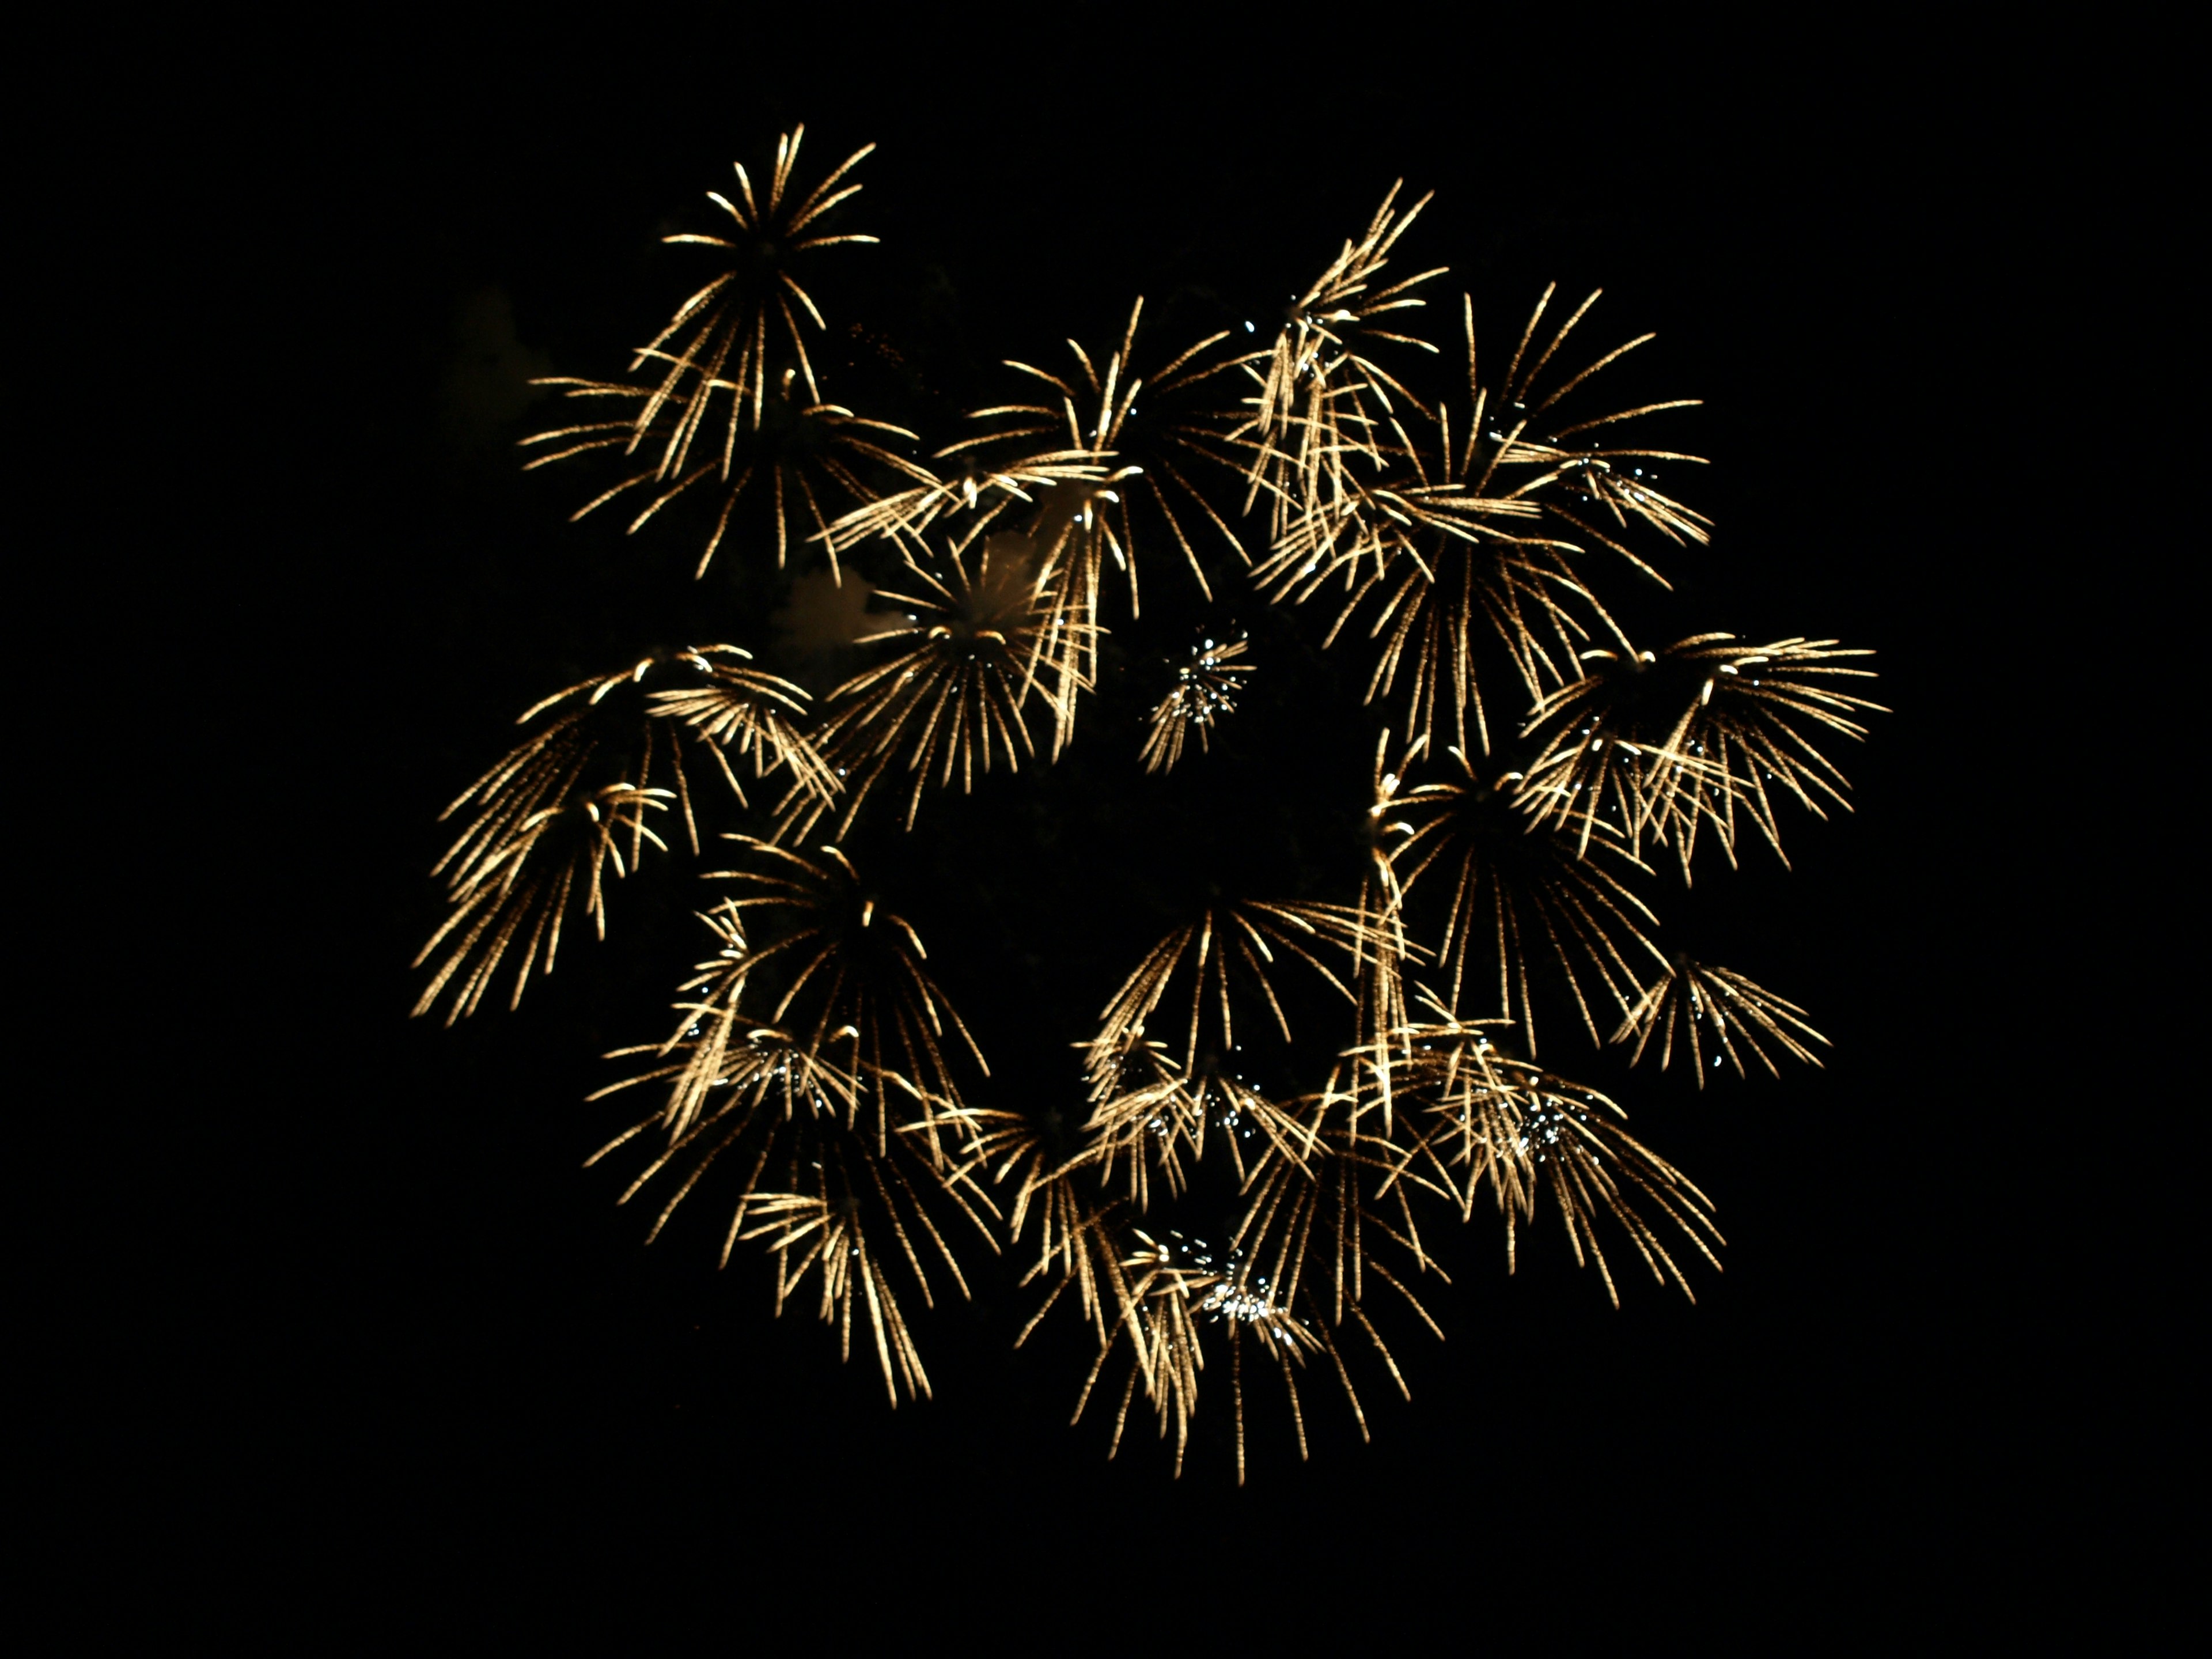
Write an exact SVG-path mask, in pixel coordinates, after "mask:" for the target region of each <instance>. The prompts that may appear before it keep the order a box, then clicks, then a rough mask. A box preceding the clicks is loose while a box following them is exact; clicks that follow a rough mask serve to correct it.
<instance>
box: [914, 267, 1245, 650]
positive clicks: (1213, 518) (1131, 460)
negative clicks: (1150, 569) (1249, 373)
mask: <svg viewBox="0 0 2212 1659" xmlns="http://www.w3.org/2000/svg"><path fill="white" fill-rule="evenodd" d="M1144 309H1145V302H1144V301H1143V300H1142V299H1141V298H1139V300H1138V301H1137V302H1136V303H1135V304H1134V305H1133V306H1132V307H1130V310H1129V323H1128V326H1127V328H1126V329H1125V330H1124V331H1123V332H1122V336H1121V346H1120V348H1119V349H1116V350H1115V352H1113V353H1112V355H1110V356H1108V357H1107V358H1106V359H1105V364H1106V366H1105V368H1104V370H1103V373H1102V372H1101V371H1100V369H1099V368H1097V364H1096V363H1095V362H1094V361H1093V359H1092V356H1091V353H1089V352H1087V351H1085V349H1083V347H1082V345H1081V344H1080V343H1078V342H1076V341H1074V340H1070V341H1069V342H1068V343H1067V344H1068V349H1070V350H1071V351H1073V353H1074V354H1075V361H1076V363H1077V365H1078V367H1079V369H1080V371H1081V372H1080V376H1079V377H1074V376H1071V377H1068V378H1066V379H1063V378H1062V377H1061V376H1060V375H1057V374H1052V373H1051V372H1050V371H1048V370H1046V369H1042V368H1035V367H1033V366H1031V365H1030V364H1028V363H1023V362H1014V361H1012V359H1009V360H1008V361H1007V364H1006V366H1007V367H1008V368H1012V369H1015V370H1017V371H1018V372H1019V373H1021V374H1026V375H1029V376H1031V377H1032V378H1034V379H1036V380H1040V381H1042V382H1043V383H1044V384H1045V385H1046V386H1049V387H1051V388H1052V390H1053V392H1056V393H1057V394H1058V401H1057V402H1056V403H1036V404H1025V403H1012V404H996V405H994V406H992V407H990V408H986V409H979V410H975V411H974V412H973V413H972V414H970V416H969V419H970V420H977V421H990V422H994V427H993V429H992V430H990V431H988V432H985V433H982V434H981V435H977V436H975V437H972V438H963V439H962V440H961V441H959V442H957V443H955V444H951V445H949V446H948V447H945V448H944V449H942V450H939V452H938V453H939V456H940V457H950V456H954V455H976V456H981V455H991V456H995V457H999V458H1000V459H998V460H997V461H996V462H995V463H994V471H1009V472H1013V473H1017V474H1018V472H1019V471H1020V470H1021V469H1022V468H1024V467H1026V466H1030V465H1036V464H1039V463H1042V462H1045V461H1049V460H1054V459H1065V458H1067V457H1071V456H1080V457H1083V458H1085V459H1088V460H1091V461H1093V462H1095V463H1097V465H1101V466H1104V467H1110V468H1113V469H1114V470H1115V474H1116V477H1117V481H1118V480H1120V479H1126V480H1127V482H1126V483H1121V487H1120V488H1119V489H1117V490H1116V491H1115V493H1114V494H1113V495H1108V496H1104V497H1103V502H1104V504H1105V505H1106V506H1107V507H1109V509H1110V510H1109V511H1108V512H1106V513H1103V514H1100V515H1098V516H1099V517H1100V518H1102V519H1103V520H1104V523H1103V525H1100V526H1096V527H1091V526H1086V530H1087V531H1088V532H1089V533H1090V534H1091V538H1092V544H1091V545H1089V546H1086V547H1081V548H1079V549H1077V550H1075V552H1074V556H1073V562H1074V563H1077V564H1080V563H1085V562H1088V563H1091V564H1093V565H1097V564H1098V563H1100V562H1101V561H1100V559H1099V557H1098V551H1099V550H1098V547H1097V542H1099V541H1100V540H1103V542H1104V543H1105V545H1106V547H1107V549H1108V550H1109V551H1110V553H1111V554H1112V556H1113V558H1114V561H1115V564H1116V566H1117V568H1121V569H1122V570H1124V572H1125V573H1126V574H1127V578H1128V580H1129V583H1130V589H1129V592H1130V603H1131V605H1132V607H1134V606H1135V605H1136V602H1137V588H1136V562H1137V557H1138V540H1137V535H1136V527H1135V523H1134V520H1133V514H1132V512H1131V508H1132V507H1133V504H1134V503H1136V502H1138V501H1146V502H1149V503H1150V504H1151V506H1152V507H1153V509H1154V510H1155V511H1157V512H1158V514H1159V516H1160V520H1161V521H1162V522H1163V523H1164V524H1165V525H1166V526H1167V528H1168V532H1169V533H1170V535H1171V536H1172V537H1173V538H1174V539H1175V543H1176V546H1177V547H1178V548H1179V549H1181V550H1182V556H1183V558H1184V561H1185V562H1187V563H1188V566H1189V567H1190V572H1191V574H1192V575H1193V576H1194V577H1195V578H1196V579H1197V581H1198V586H1199V591H1200V592H1201V593H1203V594H1205V595H1206V598H1208V599H1212V597H1213V592H1212V587H1211V586H1209V585H1208V583H1207V582H1206V571H1205V568H1204V567H1203V566H1202V565H1201V564H1200V561H1199V556H1198V550H1197V549H1196V548H1195V547H1194V545H1193V544H1192V541H1191V537H1190V533H1189V532H1188V530H1186V528H1185V527H1184V522H1183V520H1184V518H1185V516H1186V515H1188V514H1190V513H1192V512H1193V511H1194V510H1195V512H1196V513H1197V514H1199V515H1200V516H1202V517H1203V518H1204V519H1205V520H1206V521H1207V522H1209V523H1210V524H1212V526H1213V528H1214V529H1215V530H1216V531H1217V532H1219V533H1220V535H1221V537H1222V538H1223V539H1224V540H1225V541H1226V542H1227V543H1228V544H1229V546H1230V548H1231V550H1233V551H1234V552H1236V554H1237V556H1238V557H1239V558H1240V559H1243V558H1244V556H1245V555H1244V547H1243V542H1242V541H1241V540H1240V539H1239V538H1238V537H1237V532H1235V531H1234V530H1233V529H1231V527H1230V526H1229V523H1228V521H1227V520H1225V518H1224V517H1223V516H1222V515H1221V513H1219V512H1218V511H1217V510H1216V509H1215V507H1214V506H1213V505H1212V502H1210V501H1207V500H1206V495H1205V492H1204V491H1202V490H1201V489H1198V488H1197V487H1196V486H1195V485H1194V484H1193V483H1191V481H1190V478H1189V477H1188V474H1187V473H1186V472H1185V471H1184V469H1185V468H1188V467H1190V466H1191V465H1193V463H1197V464H1199V465H1200V467H1202V468H1206V469H1214V468H1218V469H1222V470H1224V471H1230V472H1236V471H1242V470H1243V462H1242V460H1240V459H1238V457H1237V454H1236V453H1234V452H1235V451H1236V450H1237V449H1238V448H1240V447H1243V445H1241V444H1240V443H1238V442H1237V441H1235V440H1232V439H1231V436H1230V435H1229V428H1231V426H1233V425H1234V424H1236V419H1237V417H1236V415H1235V412H1234V409H1233V405H1226V404H1225V401H1224V399H1223V398H1221V397H1220V396H1219V395H1218V392H1217V391H1216V389H1215V387H1214V386H1212V385H1211V384H1210V383H1211V382H1212V381H1214V380H1215V379H1216V378H1217V377H1218V376H1220V375H1221V374H1224V373H1225V372H1226V371H1228V370H1230V369H1233V368H1236V367H1237V363H1238V361H1239V360H1237V359H1234V358H1229V357H1224V356H1209V354H1210V353H1212V349H1213V348H1214V347H1216V346H1218V345H1219V344H1220V343H1222V342H1223V341H1224V340H1225V339H1227V338H1229V333H1228V331H1226V330H1224V331H1221V332H1218V333H1215V334H1211V335H1208V336H1206V337H1205V338H1204V339H1202V340H1200V341H1198V342H1197V343H1194V344H1192V345H1189V346H1187V347H1185V348H1184V349H1182V351H1180V352H1178V353H1176V355H1175V356H1173V357H1171V358H1170V359H1169V360H1168V361H1167V362H1164V363H1162V364H1160V365H1159V366H1158V368H1153V369H1152V370H1150V371H1149V372H1147V373H1145V374H1139V373H1138V372H1137V360H1136V349H1137V330H1138V325H1139V322H1140V321H1141V319H1142V318H1143V315H1144ZM1140 388H1141V389H1142V391H1143V392H1144V401H1145V408H1146V412H1145V413H1144V414H1143V415H1141V416H1140V415H1139V413H1138V410H1137V394H1138V392H1139V389H1140ZM1040 440H1042V441H1044V442H1045V443H1046V446H1047V447H1046V449H1045V450H1043V451H1042V452H1038V453H1034V454H1033V453H1031V452H1032V451H1033V450H1034V449H1035V446H1036V442H1037V441H1040ZM1178 505H1180V507H1181V509H1182V510H1181V512H1178V511H1177V507H1178ZM1115 532H1119V533H1118V535H1117V534H1116V533H1115ZM1087 586H1095V582H1091V583H1085V582H1084V581H1074V582H1071V583H1070V584H1069V587H1070V591H1071V592H1078V591H1083V590H1084V589H1085V588H1086V587H1087ZM1093 620H1095V618H1093Z"/></svg>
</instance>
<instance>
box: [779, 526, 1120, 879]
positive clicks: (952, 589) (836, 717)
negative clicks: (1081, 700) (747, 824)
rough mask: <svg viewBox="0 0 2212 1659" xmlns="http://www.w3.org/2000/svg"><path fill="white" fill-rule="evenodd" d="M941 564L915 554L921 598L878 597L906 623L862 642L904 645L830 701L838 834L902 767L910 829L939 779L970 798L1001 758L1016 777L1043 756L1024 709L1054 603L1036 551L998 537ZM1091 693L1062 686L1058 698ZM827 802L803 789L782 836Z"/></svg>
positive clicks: (827, 741)
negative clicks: (838, 786)
mask: <svg viewBox="0 0 2212 1659" xmlns="http://www.w3.org/2000/svg"><path fill="white" fill-rule="evenodd" d="M971 550H972V551H971ZM932 562H933V563H934V564H936V565H937V568H938V569H939V571H941V572H942V574H941V575H940V574H933V573H932V571H931V570H929V569H927V568H924V567H923V565H922V564H921V563H919V562H915V561H914V560H913V559H912V558H909V560H908V564H907V567H906V569H905V570H904V572H903V573H902V577H903V582H902V585H903V586H907V587H908V588H909V589H910V590H911V591H910V592H906V593H896V592H890V591H889V590H888V589H885V590H882V591H880V592H878V599H881V600H883V601H884V602H885V603H888V604H891V605H900V606H902V607H905V615H904V616H903V617H902V618H901V619H899V620H896V621H890V619H886V620H887V623H888V625H887V626H886V627H884V629H882V630H881V631H879V632H878V633H874V634H870V635H864V636H863V637H862V638H861V639H860V641H858V643H860V644H862V645H870V644H876V643H879V642H880V643H889V644H891V645H893V646H895V647H896V649H895V650H894V651H893V653H891V654H890V656H888V657H887V658H885V659H884V661H882V662H880V663H878V665H876V666H875V667H873V668H871V669H868V670H866V671H863V672H861V673H860V674H856V675H854V677H853V678H851V679H849V680H848V681H846V682H845V684H842V685H841V686H839V687H838V688H837V689H836V691H835V692H833V693H832V694H831V695H830V698H829V715H828V718H827V719H826V720H824V721H823V726H822V729H821V732H820V733H819V735H818V737H817V746H818V747H819V749H820V751H821V753H822V755H823V758H824V760H825V761H826V762H827V763H828V764H829V767H830V768H831V769H832V770H834V771H835V772H836V774H837V775H839V777H840V778H841V779H842V781H843V784H844V788H845V800H846V805H845V811H844V814H843V816H842V817H841V818H840V820H839V824H840V829H839V833H840V834H842V833H843V830H844V829H845V828H846V827H848V826H849V825H850V824H851V823H852V822H853V818H854V815H855V814H856V813H857V812H858V811H860V805H861V803H862V802H863V801H865V800H866V799H867V797H868V794H869V793H870V792H871V791H872V790H873V789H874V788H875V787H876V786H877V784H878V782H879V781H881V780H882V779H883V777H884V774H885V773H886V772H887V771H889V770H890V768H891V766H892V764H893V763H894V762H898V761H902V762H903V767H904V769H905V770H906V771H907V772H908V773H909V774H911V775H912V780H913V781H912V785H911V787H909V789H908V793H907V801H906V822H907V824H908V827H909V828H911V827H912V825H913V823H914V818H915V813H916V812H917V811H919V810H920V809H921V795H922V791H923V790H924V789H925V788H927V787H928V786H929V785H930V783H931V782H932V781H934V782H935V783H936V784H937V785H938V786H939V787H945V786H948V785H950V784H951V781H952V780H953V777H954V775H955V774H956V773H957V775H958V777H959V780H960V787H961V789H962V791H963V793H965V792H966V791H967V790H968V789H969V788H970V787H973V784H974V781H975V774H976V773H978V772H984V773H988V772H989V771H990V770H991V768H992V766H993V765H994V761H1003V762H1004V763H1005V764H1006V767H1007V769H1009V770H1016V769H1019V767H1020V765H1021V762H1022V759H1023V757H1025V756H1027V757H1035V755H1036V744H1035V742H1034V741H1033V739H1032V738H1030V731H1029V726H1028V724H1027V722H1026V720H1024V714H1023V705H1024V702H1026V701H1027V699H1028V697H1029V696H1030V691H1031V690H1032V688H1033V685H1034V676H1035V673H1036V662H1037V656H1038V653H1039V650H1040V647H1041V643H1042V631H1043V623H1042V612H1043V611H1045V609H1046V608H1047V604H1048V601H1047V600H1046V599H1045V598H1044V596H1043V595H1042V594H1041V593H1040V591H1039V586H1038V581H1037V578H1036V573H1035V567H1034V565H1033V563H1032V562H1031V558H1030V550H1029V548H1028V546H1027V544H1025V543H1024V542H1022V541H1021V540H1020V539H1019V538H1011V539H1010V538H1001V537H996V536H994V537H989V538H982V540H981V545H980V546H977V545H976V544H975V540H974V539H973V538H971V539H970V540H969V541H968V542H965V543H963V544H960V545H958V546H957V547H955V548H953V549H952V550H951V552H950V553H949V554H948V555H947V556H945V557H944V558H943V559H942V560H941V561H937V560H933V561H932ZM1082 689H1084V688H1083V687H1082V686H1081V685H1080V684H1073V685H1066V686H1063V687H1060V688H1059V689H1058V690H1056V691H1054V692H1053V693H1050V694H1048V701H1051V700H1052V699H1053V698H1054V697H1056V696H1066V697H1068V698H1073V696H1074V695H1075V693H1076V692H1077V691H1078V690H1082ZM933 774H934V779H933V776H932V775H933ZM827 805H828V803H827V802H826V801H824V800H823V798H822V797H821V796H819V795H818V794H813V793H803V792H800V791H799V790H796V789H794V790H793V792H792V793H791V794H790V795H788V796H787V798H786V799H785V801H784V803H783V805H782V806H781V808H779V814H780V820H779V836H780V837H781V838H783V839H789V838H791V837H793V836H805V835H808V834H811V833H812V830H813V828H814V826H815V824H816V823H818V822H819V821H820V819H821V817H822V815H823V811H825V809H826V806H827Z"/></svg>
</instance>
